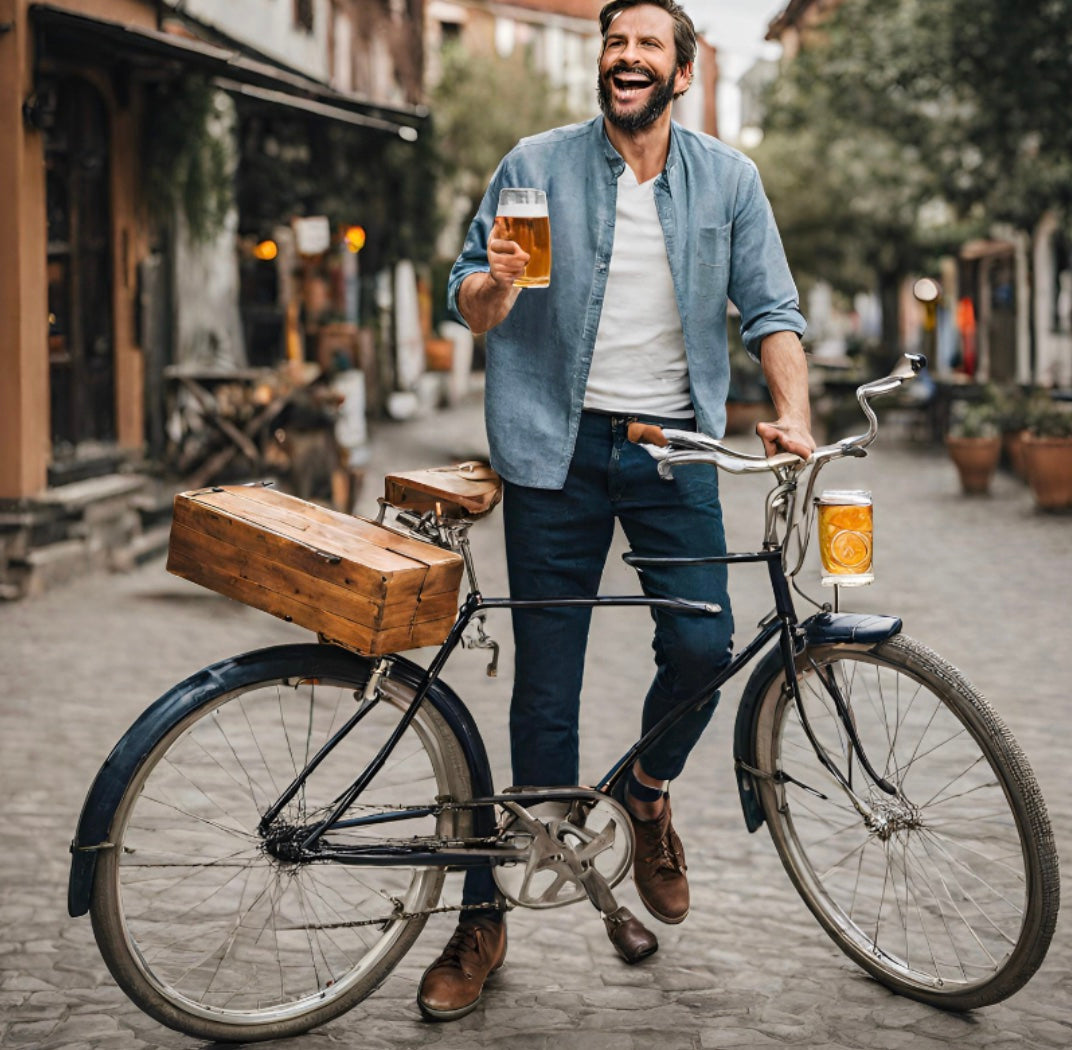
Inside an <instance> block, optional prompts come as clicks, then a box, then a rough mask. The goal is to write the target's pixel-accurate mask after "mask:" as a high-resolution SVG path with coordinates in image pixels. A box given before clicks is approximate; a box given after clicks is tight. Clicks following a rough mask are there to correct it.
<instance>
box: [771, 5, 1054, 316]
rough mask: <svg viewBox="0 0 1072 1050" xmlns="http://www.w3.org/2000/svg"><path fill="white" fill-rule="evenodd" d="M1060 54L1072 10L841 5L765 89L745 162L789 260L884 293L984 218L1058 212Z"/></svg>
mask: <svg viewBox="0 0 1072 1050" xmlns="http://www.w3.org/2000/svg"><path fill="white" fill-rule="evenodd" d="M1070 55H1072V0H1040V2H1038V3H1036V4H1034V5H1032V8H1031V10H1030V12H1027V11H1025V9H1024V6H1023V5H1022V4H1020V3H1018V2H1015V0H889V2H887V3H883V4H874V3H869V2H868V0H844V2H843V3H842V4H841V5H840V6H839V7H838V9H837V10H836V11H835V12H834V13H833V14H832V15H831V17H830V19H829V20H828V21H827V22H826V23H824V25H823V26H822V30H821V34H820V36H819V37H818V39H817V40H815V41H814V42H813V43H812V44H811V45H810V46H808V47H807V48H805V49H804V51H802V52H801V54H800V55H799V56H798V57H797V58H796V59H795V60H794V61H793V63H792V64H791V65H789V66H788V67H787V69H786V71H785V72H784V74H783V75H782V76H781V77H780V78H779V79H778V80H777V81H776V82H775V84H774V85H773V87H772V90H771V94H770V99H769V111H768V122H767V127H766V129H765V130H766V131H767V137H766V139H765V141H764V143H763V145H762V147H761V148H760V150H759V151H757V154H756V160H757V163H759V164H760V166H761V170H762V171H763V174H764V178H765V181H766V182H767V184H768V189H769V191H770V193H771V197H772V201H774V203H775V207H776V210H777V211H778V216H779V222H780V224H781V226H782V229H783V233H784V235H785V237H786V243H787V249H788V250H789V252H790V257H791V259H793V256H794V255H796V257H797V258H796V259H793V261H794V262H795V263H796V264H797V265H801V266H802V267H803V269H804V271H805V273H808V274H811V275H813V276H816V277H822V278H824V279H826V280H829V281H831V283H833V284H834V285H835V286H836V287H839V288H844V289H845V290H849V291H851V290H854V286H855V285H858V284H859V280H860V274H861V273H862V272H866V271H867V270H871V271H872V272H874V273H875V274H877V275H878V276H879V281H880V284H883V285H885V286H886V287H889V285H890V283H891V282H892V281H895V280H896V278H897V277H899V276H900V275H901V274H903V273H904V272H906V270H907V269H909V268H911V267H913V266H915V265H919V264H921V263H924V262H925V261H926V259H927V258H928V256H929V255H931V254H933V253H937V252H939V251H941V250H943V249H947V248H948V247H950V246H951V245H954V244H956V243H957V242H958V241H961V240H963V239H964V237H965V236H967V235H970V234H971V233H972V232H982V231H983V230H985V229H986V228H987V226H988V225H990V224H991V223H993V222H994V221H998V220H1002V221H1007V222H1011V223H1013V224H1014V225H1016V226H1018V227H1019V228H1021V229H1025V230H1031V229H1032V228H1033V227H1034V225H1035V224H1036V223H1037V221H1038V219H1039V217H1040V216H1041V215H1042V213H1043V212H1044V211H1046V210H1047V209H1048V208H1052V207H1062V208H1067V207H1068V206H1069V204H1070V202H1072V122H1070V121H1069V120H1068V119H1067V100H1068V99H1069V98H1072V58H1070ZM935 215H937V216H940V217H941V219H940V221H935V219H934V216H935ZM889 313H890V311H888V310H884V314H886V315H888V314H889Z"/></svg>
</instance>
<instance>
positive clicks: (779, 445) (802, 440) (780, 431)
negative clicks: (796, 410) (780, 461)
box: [756, 419, 815, 460]
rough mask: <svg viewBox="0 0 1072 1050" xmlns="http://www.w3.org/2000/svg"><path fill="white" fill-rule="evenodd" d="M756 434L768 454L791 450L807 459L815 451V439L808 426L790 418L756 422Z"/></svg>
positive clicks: (795, 454)
mask: <svg viewBox="0 0 1072 1050" xmlns="http://www.w3.org/2000/svg"><path fill="white" fill-rule="evenodd" d="M756 434H758V435H759V438H760V440H761V441H762V442H763V450H764V452H765V453H766V455H768V456H773V455H775V453H777V452H792V453H793V455H794V456H800V458H801V459H804V460H807V459H808V457H809V456H811V454H812V453H813V452H814V451H815V439H814V438H813V437H812V436H811V431H810V430H809V429H808V427H807V426H806V425H805V424H803V423H800V422H797V421H795V420H791V419H777V420H775V421H774V422H773V423H757V424H756Z"/></svg>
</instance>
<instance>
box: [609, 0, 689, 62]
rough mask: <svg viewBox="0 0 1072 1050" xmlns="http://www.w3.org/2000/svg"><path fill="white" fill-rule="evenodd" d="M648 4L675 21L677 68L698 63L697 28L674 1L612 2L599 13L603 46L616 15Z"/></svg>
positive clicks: (641, 0) (625, 0)
mask: <svg viewBox="0 0 1072 1050" xmlns="http://www.w3.org/2000/svg"><path fill="white" fill-rule="evenodd" d="M643 4H647V5H649V6H650V7H658V8H659V9H660V10H663V11H665V12H666V13H667V14H668V15H669V16H670V17H671V18H672V19H673V20H674V47H675V48H676V49H677V67H678V69H681V68H682V67H683V66H688V65H691V64H692V63H693V62H695V61H696V27H695V26H694V25H693V24H692V19H691V18H689V16H688V15H687V14H686V13H685V9H684V8H683V7H682V6H681V5H680V4H678V3H675V2H674V0H610V3H609V4H606V5H604V7H603V10H602V11H600V12H599V31H600V33H601V34H602V36H603V45H604V47H605V46H606V43H607V33H608V32H609V31H610V24H611V22H612V21H613V20H614V17H615V15H618V14H621V12H622V11H627V10H628V9H629V8H630V7H640V6H641V5H643Z"/></svg>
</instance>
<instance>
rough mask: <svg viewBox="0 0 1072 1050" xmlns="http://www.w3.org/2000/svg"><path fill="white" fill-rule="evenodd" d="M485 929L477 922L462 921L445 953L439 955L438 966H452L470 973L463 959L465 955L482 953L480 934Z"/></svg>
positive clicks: (448, 942) (448, 943)
mask: <svg viewBox="0 0 1072 1050" xmlns="http://www.w3.org/2000/svg"><path fill="white" fill-rule="evenodd" d="M481 933H483V930H481V928H480V927H479V926H477V925H476V924H475V923H460V924H459V925H458V927H457V929H455V931H454V933H453V934H452V935H451V938H450V940H449V941H447V946H446V947H445V948H444V949H443V954H442V955H441V956H440V957H439V960H438V962H437V963H436V965H437V966H451V967H453V968H454V969H456V970H461V971H462V972H463V973H468V972H469V971H468V970H467V969H466V967H465V964H464V963H463V961H462V959H463V957H464V956H465V955H467V954H471V955H479V954H480V940H481V938H480V934H481Z"/></svg>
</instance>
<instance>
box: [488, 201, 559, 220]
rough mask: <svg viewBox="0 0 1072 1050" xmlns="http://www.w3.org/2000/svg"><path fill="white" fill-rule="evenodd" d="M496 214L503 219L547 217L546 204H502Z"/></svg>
mask: <svg viewBox="0 0 1072 1050" xmlns="http://www.w3.org/2000/svg"><path fill="white" fill-rule="evenodd" d="M496 215H498V216H499V218H502V219H544V218H546V217H547V205H546V204H529V203H523V204H501V205H499V209H498V211H497V212H496Z"/></svg>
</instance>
